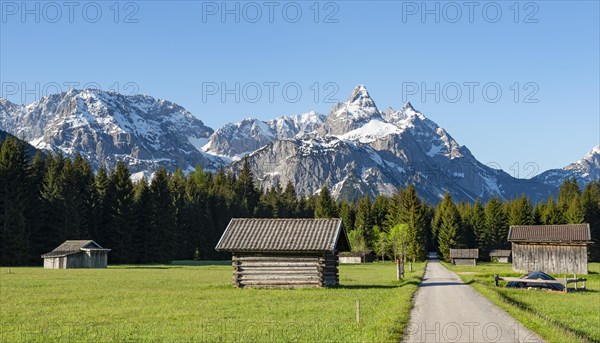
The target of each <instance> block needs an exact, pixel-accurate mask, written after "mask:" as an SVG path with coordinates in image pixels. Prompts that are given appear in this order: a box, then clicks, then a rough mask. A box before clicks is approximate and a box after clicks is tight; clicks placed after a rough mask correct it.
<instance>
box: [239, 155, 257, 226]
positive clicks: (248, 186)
mask: <svg viewBox="0 0 600 343" xmlns="http://www.w3.org/2000/svg"><path fill="white" fill-rule="evenodd" d="M236 193H237V195H238V197H239V201H240V203H241V210H242V213H241V216H243V217H251V216H254V210H255V209H256V206H257V205H258V201H259V192H258V190H257V188H256V184H255V182H254V176H253V175H252V172H251V171H250V164H249V163H248V158H244V162H243V164H242V170H241V171H240V175H239V177H238V179H237V185H236Z"/></svg>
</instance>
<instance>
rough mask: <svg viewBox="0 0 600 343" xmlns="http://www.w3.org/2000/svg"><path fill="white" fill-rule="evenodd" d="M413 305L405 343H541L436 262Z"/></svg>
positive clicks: (428, 271)
mask: <svg viewBox="0 0 600 343" xmlns="http://www.w3.org/2000/svg"><path fill="white" fill-rule="evenodd" d="M414 301H415V306H414V308H413V310H412V312H411V320H410V322H409V324H408V327H407V331H406V335H405V338H404V341H405V342H544V340H542V339H541V338H540V337H539V336H538V335H536V334H534V333H533V332H531V331H529V330H528V329H526V328H525V327H523V325H521V323H519V322H518V321H517V320H515V319H514V318H512V317H511V316H510V315H508V314H507V313H506V312H505V311H504V310H503V309H501V308H500V307H498V306H496V305H494V304H493V303H492V302H491V301H489V300H488V299H486V298H485V297H484V296H482V295H481V294H479V292H477V291H476V290H474V289H473V288H472V287H471V286H469V285H467V284H465V283H464V282H462V280H461V279H460V278H459V277H458V275H456V274H454V273H453V272H451V271H449V270H448V269H447V268H446V267H444V266H442V265H441V264H440V263H439V262H438V261H437V260H430V261H429V263H428V264H427V269H426V271H425V276H424V277H423V281H422V283H421V284H420V285H419V290H418V291H417V294H416V296H415V300H414Z"/></svg>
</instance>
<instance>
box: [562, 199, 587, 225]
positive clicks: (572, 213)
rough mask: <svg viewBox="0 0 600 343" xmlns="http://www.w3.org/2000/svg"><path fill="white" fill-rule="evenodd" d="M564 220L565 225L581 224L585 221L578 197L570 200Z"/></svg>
mask: <svg viewBox="0 0 600 343" xmlns="http://www.w3.org/2000/svg"><path fill="white" fill-rule="evenodd" d="M564 218H565V222H566V223H567V224H581V223H583V222H584V221H585V212H584V209H583V206H581V202H580V201H579V196H577V197H574V198H573V199H571V203H570V204H569V207H568V208H567V211H566V212H565V216H564Z"/></svg>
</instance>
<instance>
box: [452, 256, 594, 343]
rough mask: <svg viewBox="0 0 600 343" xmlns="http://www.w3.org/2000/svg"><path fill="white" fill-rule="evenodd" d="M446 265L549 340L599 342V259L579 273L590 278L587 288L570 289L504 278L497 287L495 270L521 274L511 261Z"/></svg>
mask: <svg viewBox="0 0 600 343" xmlns="http://www.w3.org/2000/svg"><path fill="white" fill-rule="evenodd" d="M444 265H445V266H446V267H448V268H449V269H450V270H452V271H454V272H455V273H457V274H458V275H459V276H460V277H461V279H462V280H463V281H465V282H467V283H469V284H470V285H471V286H473V287H474V288H475V289H477V290H478V291H479V292H480V293H482V294H483V295H484V296H486V297H487V298H489V299H490V300H491V301H492V302H494V303H495V304H496V305H498V306H500V307H502V308H504V309H505V310H506V311H507V312H508V313H509V314H510V315H512V316H513V317H514V318H516V319H517V320H519V321H520V322H521V323H523V325H525V326H526V327H527V328H529V329H530V330H532V331H535V332H536V333H537V334H539V335H540V336H541V337H542V338H544V339H546V340H548V341H549V342H600V329H599V328H600V274H599V273H600V263H590V264H589V266H588V269H589V274H588V275H587V276H586V275H578V277H586V278H587V279H588V281H587V285H586V286H587V291H577V292H568V293H562V292H551V291H545V290H535V289H531V290H528V289H515V288H506V287H505V285H506V282H504V281H500V285H499V286H500V287H495V285H494V280H493V277H494V274H499V275H500V276H520V275H522V273H515V272H513V271H512V266H511V264H501V263H479V264H478V265H477V266H454V265H451V264H448V263H445V264H444ZM553 276H554V277H564V276H565V275H553ZM571 277H572V275H571ZM569 287H574V286H573V284H571V285H569ZM578 287H581V283H579V284H578Z"/></svg>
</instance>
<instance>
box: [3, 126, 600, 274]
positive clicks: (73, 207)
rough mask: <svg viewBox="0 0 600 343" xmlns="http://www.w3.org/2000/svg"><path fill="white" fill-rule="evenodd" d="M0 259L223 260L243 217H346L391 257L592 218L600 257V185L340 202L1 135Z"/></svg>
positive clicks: (361, 237) (411, 193) (242, 178)
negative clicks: (59, 253)
mask: <svg viewBox="0 0 600 343" xmlns="http://www.w3.org/2000/svg"><path fill="white" fill-rule="evenodd" d="M0 144H1V146H0V265H3V266H17V265H40V264H41V263H42V260H41V258H40V255H42V254H43V253H46V252H49V251H51V250H52V249H54V248H55V247H56V246H58V245H59V244H60V243H62V242H63V241H65V240H67V239H93V240H95V241H96V242H98V243H99V244H100V245H102V246H104V247H106V248H109V249H112V251H111V253H110V254H109V263H113V264H120V263H169V262H170V261H172V260H183V259H194V258H195V259H222V258H227V257H228V256H227V255H223V254H219V253H217V252H216V251H215V250H214V247H215V245H216V243H217V241H218V240H219V238H220V237H221V234H222V233H223V231H224V230H225V228H226V226H227V224H228V223H229V220H230V219H231V218H234V217H261V218H283V217H293V218H326V217H340V218H342V220H343V223H344V226H345V227H346V229H347V231H348V236H349V237H350V240H351V244H352V247H353V250H355V251H361V250H363V251H364V250H373V251H375V253H377V255H378V256H379V257H380V258H382V257H383V258H386V259H387V258H392V257H393V256H394V255H395V253H396V252H397V251H396V250H397V247H398V246H399V244H400V243H402V244H405V245H406V252H407V257H408V258H410V259H412V260H422V259H424V258H425V256H426V253H427V251H433V250H437V251H439V252H440V254H441V256H443V257H444V258H445V259H447V258H448V251H449V249H450V248H467V247H468V248H479V249H480V256H487V252H489V251H490V250H491V249H497V248H510V244H509V242H507V241H506V237H507V233H508V228H509V225H530V224H562V223H589V224H590V227H591V231H592V239H593V241H594V243H595V244H592V245H590V246H589V253H590V260H592V261H600V241H599V236H600V232H599V231H600V181H595V182H591V183H589V184H587V185H579V184H578V183H577V181H576V180H574V179H573V180H565V181H564V183H563V184H562V186H561V187H560V190H559V193H558V197H557V199H555V198H553V197H549V198H548V200H547V201H544V202H539V203H537V204H532V203H531V201H530V200H529V199H528V198H527V197H526V196H524V195H523V196H521V197H519V198H517V199H513V200H511V201H501V200H500V199H498V198H491V199H489V200H488V201H487V202H486V203H483V202H481V201H479V200H477V201H476V202H475V203H465V202H460V203H457V202H456V201H455V200H454V199H452V197H451V196H450V194H446V195H445V196H444V198H443V199H442V200H441V202H440V203H439V204H437V206H433V205H432V204H427V203H425V202H424V201H423V200H421V199H420V198H419V197H418V195H417V192H416V190H415V188H414V186H413V185H408V186H407V187H406V188H403V189H399V190H398V191H397V192H396V194H394V195H393V196H392V197H385V196H378V197H376V198H375V199H370V198H368V197H362V198H359V199H356V200H354V201H348V200H341V201H335V200H334V199H333V197H332V195H331V192H330V191H329V190H328V189H327V187H325V186H324V187H323V188H322V189H321V191H320V192H319V194H317V195H314V196H310V197H299V196H298V195H297V194H296V191H295V189H294V186H293V185H292V184H291V183H290V184H287V185H277V186H276V187H273V188H271V189H259V188H258V186H257V182H256V181H255V178H254V176H253V175H252V172H251V171H250V167H249V165H248V164H247V163H246V162H244V163H243V166H242V168H241V170H240V172H239V173H237V175H234V174H233V173H230V172H226V171H225V170H219V171H217V172H216V173H210V172H206V171H203V170H202V169H201V168H200V167H197V168H196V170H195V171H193V172H192V173H189V174H188V175H184V173H183V172H181V171H180V170H178V171H176V172H175V173H168V172H167V171H165V170H164V169H160V170H159V171H158V172H157V173H155V175H154V177H153V178H152V180H146V179H142V180H140V181H137V182H133V181H132V180H131V177H130V176H131V174H130V171H129V170H128V168H127V167H126V166H125V164H123V163H117V165H116V167H115V168H114V169H110V170H107V169H105V168H100V169H99V170H98V171H97V172H96V173H94V172H93V170H92V168H91V166H90V164H89V163H88V162H87V161H86V160H85V159H84V158H83V157H82V156H79V155H76V156H75V157H73V158H68V157H64V156H62V155H60V154H47V155H46V154H42V153H40V152H38V153H37V154H35V155H33V154H32V152H31V149H30V147H28V146H27V144H26V143H23V142H21V141H19V140H18V139H16V138H12V137H7V138H6V140H4V141H3V142H0Z"/></svg>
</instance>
